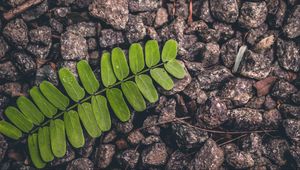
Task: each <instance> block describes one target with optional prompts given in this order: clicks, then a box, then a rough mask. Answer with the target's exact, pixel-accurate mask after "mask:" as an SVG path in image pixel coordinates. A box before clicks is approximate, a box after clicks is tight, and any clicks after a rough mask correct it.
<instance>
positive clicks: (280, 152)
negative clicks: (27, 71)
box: [265, 139, 289, 166]
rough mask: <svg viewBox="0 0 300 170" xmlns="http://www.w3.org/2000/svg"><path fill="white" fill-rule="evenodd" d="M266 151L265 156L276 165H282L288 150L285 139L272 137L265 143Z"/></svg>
mask: <svg viewBox="0 0 300 170" xmlns="http://www.w3.org/2000/svg"><path fill="white" fill-rule="evenodd" d="M265 147H266V153H265V156H266V157H267V158H269V159H270V160H271V161H273V162H274V163H276V164H277V165H280V166H282V165H284V164H285V163H286V162H287V160H286V156H285V155H286V154H287V152H288V150H289V145H288V142H287V141H286V140H283V139H273V140H270V141H268V143H266V144H265Z"/></svg>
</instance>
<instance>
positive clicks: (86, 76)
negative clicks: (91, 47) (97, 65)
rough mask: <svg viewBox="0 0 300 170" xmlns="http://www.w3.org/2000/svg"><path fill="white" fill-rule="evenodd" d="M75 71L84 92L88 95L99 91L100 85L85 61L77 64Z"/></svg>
mask: <svg viewBox="0 0 300 170" xmlns="http://www.w3.org/2000/svg"><path fill="white" fill-rule="evenodd" d="M77 71H78V75H79V78H80V80H81V83H82V85H83V87H84V88H85V90H86V91H87V92H88V93H89V94H93V93H95V92H96V91H97V90H98V89H99V87H100V84H99V82H98V80H97V79H96V76H95V74H94V73H93V70H92V68H91V66H90V65H89V64H88V62H87V61H85V60H81V61H79V62H78V63H77Z"/></svg>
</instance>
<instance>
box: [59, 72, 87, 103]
mask: <svg viewBox="0 0 300 170" xmlns="http://www.w3.org/2000/svg"><path fill="white" fill-rule="evenodd" d="M58 74H59V79H60V81H61V83H62V85H63V86H64V88H65V90H66V92H67V93H68V95H69V96H70V97H71V99H72V100H73V101H75V102H78V101H79V100H81V99H82V98H83V97H84V95H85V92H84V89H83V88H82V87H81V86H80V85H79V83H78V82H77V80H76V78H75V76H74V75H73V73H72V72H71V71H70V70H69V69H67V68H61V69H60V70H59V72H58Z"/></svg>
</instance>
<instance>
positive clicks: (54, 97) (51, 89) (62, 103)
mask: <svg viewBox="0 0 300 170" xmlns="http://www.w3.org/2000/svg"><path fill="white" fill-rule="evenodd" d="M40 90H41V92H42V93H43V95H44V96H45V97H46V98H47V99H48V100H49V101H50V102H51V103H52V104H53V105H54V106H55V107H57V108H58V109H59V110H65V109H66V108H67V107H68V106H69V103H70V100H69V98H68V97H66V96H65V95H64V94H62V93H61V92H60V91H59V90H58V89H57V88H56V87H55V86H54V85H53V84H52V83H50V82H48V81H43V82H42V83H41V84H40Z"/></svg>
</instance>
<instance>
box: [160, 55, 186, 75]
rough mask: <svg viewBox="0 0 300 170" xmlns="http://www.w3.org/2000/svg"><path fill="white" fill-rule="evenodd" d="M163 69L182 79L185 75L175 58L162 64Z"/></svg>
mask: <svg viewBox="0 0 300 170" xmlns="http://www.w3.org/2000/svg"><path fill="white" fill-rule="evenodd" d="M164 67H165V69H166V70H167V72H169V73H170V74H171V75H172V76H174V77H175V78H177V79H182V78H184V76H185V74H186V73H185V70H184V67H183V66H182V65H181V64H180V63H179V62H178V61H177V60H176V59H174V60H170V61H168V62H167V63H166V64H164Z"/></svg>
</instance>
